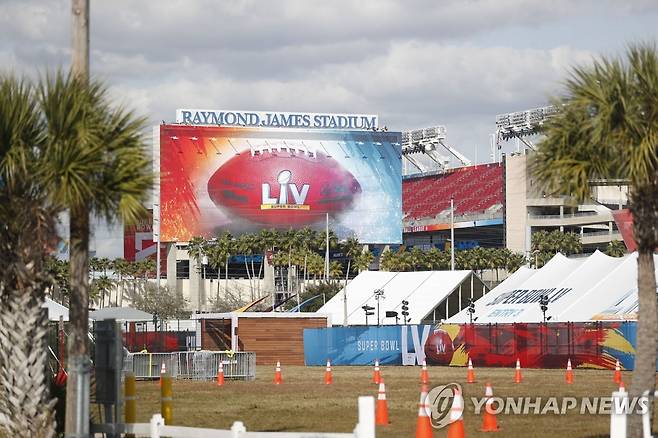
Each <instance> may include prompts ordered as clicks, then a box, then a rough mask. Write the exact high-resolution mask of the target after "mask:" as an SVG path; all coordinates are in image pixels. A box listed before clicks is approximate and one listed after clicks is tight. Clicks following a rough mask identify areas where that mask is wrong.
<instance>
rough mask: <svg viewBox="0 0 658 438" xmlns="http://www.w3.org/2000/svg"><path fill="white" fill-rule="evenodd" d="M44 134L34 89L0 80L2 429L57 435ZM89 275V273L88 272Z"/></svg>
mask: <svg viewBox="0 0 658 438" xmlns="http://www.w3.org/2000/svg"><path fill="white" fill-rule="evenodd" d="M46 145H47V142H46V135H45V127H44V121H43V118H42V115H41V114H40V112H39V109H38V104H37V100H36V98H35V94H34V89H33V87H32V86H30V85H29V84H28V83H26V82H22V81H19V80H17V79H15V78H12V77H2V78H0V224H2V226H0V260H1V262H2V270H1V271H0V327H1V329H0V382H3V383H4V384H2V385H0V435H3V436H54V435H55V423H54V416H53V407H54V400H50V397H49V394H48V390H47V381H46V363H47V358H48V356H47V351H48V350H47V344H46V336H47V321H45V319H44V318H43V313H42V309H41V304H42V303H43V300H44V298H45V296H46V291H47V290H48V289H49V288H52V287H53V286H54V281H55V279H54V277H53V276H51V275H49V273H48V270H54V271H55V272H57V271H58V267H59V264H58V263H56V262H55V263H52V262H51V263H50V264H49V267H50V269H48V266H47V265H46V263H47V260H48V253H49V249H51V248H53V246H54V244H55V243H56V242H57V240H56V231H55V221H54V217H55V215H56V214H57V213H58V210H59V209H58V208H57V206H55V205H53V204H52V203H50V202H48V199H47V193H46V192H45V191H44V190H43V186H42V183H41V181H39V180H38V179H37V178H35V175H37V174H38V172H40V171H41V169H42V167H43V165H44V164H45V163H44V161H43V159H44V149H45V148H46ZM86 275H87V273H86V271H85V276H86Z"/></svg>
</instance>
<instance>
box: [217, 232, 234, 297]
mask: <svg viewBox="0 0 658 438" xmlns="http://www.w3.org/2000/svg"><path fill="white" fill-rule="evenodd" d="M216 245H217V247H218V251H219V253H220V254H223V255H224V257H225V261H224V292H225V293H228V264H229V260H230V258H231V255H233V252H234V250H235V247H236V242H235V239H233V235H232V234H231V233H229V232H228V231H224V232H223V233H222V234H221V235H220V236H219V238H218V239H217V243H216ZM217 281H219V276H218V277H217ZM217 287H219V285H218V286H217Z"/></svg>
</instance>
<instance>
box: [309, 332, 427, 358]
mask: <svg viewBox="0 0 658 438" xmlns="http://www.w3.org/2000/svg"><path fill="white" fill-rule="evenodd" d="M431 327H432V326H430V325H421V326H418V325H412V326H399V325H398V326H380V327H367V326H365V327H364V326H358V327H330V328H319V329H305V330H304V361H305V363H306V365H325V364H326V362H327V360H331V363H332V364H334V365H372V364H373V363H374V362H375V360H379V363H381V364H382V365H402V363H403V355H405V354H406V357H407V361H408V362H413V363H422V361H423V360H424V359H425V349H424V345H425V342H426V341H427V338H428V337H429V334H430V331H431Z"/></svg>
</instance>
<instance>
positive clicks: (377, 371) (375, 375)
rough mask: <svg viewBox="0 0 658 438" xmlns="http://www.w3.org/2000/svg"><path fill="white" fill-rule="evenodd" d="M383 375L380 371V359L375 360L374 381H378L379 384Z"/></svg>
mask: <svg viewBox="0 0 658 438" xmlns="http://www.w3.org/2000/svg"><path fill="white" fill-rule="evenodd" d="M381 377H382V375H381V373H380V371H379V360H376V361H375V371H374V372H373V373H372V382H373V383H376V384H378V385H379V379H381Z"/></svg>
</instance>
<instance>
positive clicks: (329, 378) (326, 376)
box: [324, 360, 334, 385]
mask: <svg viewBox="0 0 658 438" xmlns="http://www.w3.org/2000/svg"><path fill="white" fill-rule="evenodd" d="M333 381H334V377H333V375H332V374H331V361H330V360H327V369H326V371H325V372H324V384H325V385H331V382H333Z"/></svg>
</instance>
